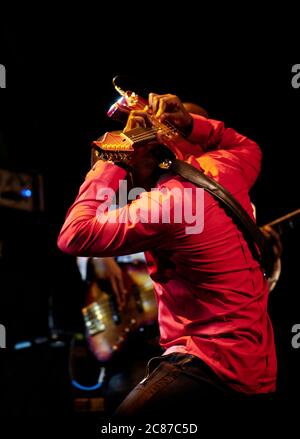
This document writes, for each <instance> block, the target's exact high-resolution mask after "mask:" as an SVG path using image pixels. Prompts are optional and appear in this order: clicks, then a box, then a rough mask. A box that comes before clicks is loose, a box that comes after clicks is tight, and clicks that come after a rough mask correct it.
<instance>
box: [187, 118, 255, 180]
mask: <svg viewBox="0 0 300 439" xmlns="http://www.w3.org/2000/svg"><path fill="white" fill-rule="evenodd" d="M193 119H194V124H193V130H192V133H191V135H190V137H189V140H190V141H191V142H194V143H197V144H199V145H201V146H202V147H203V149H204V150H205V151H208V153H207V154H209V152H210V151H215V150H219V151H220V153H221V154H222V160H223V162H224V164H226V165H227V166H233V167H234V168H238V170H239V172H241V173H242V174H243V177H244V179H245V181H246V183H247V186H248V188H250V187H251V186H252V185H253V183H254V182H255V180H256V178H257V176H258V174H259V171H260V165H261V158H262V153H261V150H260V148H259V146H258V145H257V143H255V142H254V141H253V140H250V139H249V138H248V137H246V136H243V135H241V134H239V133H238V132H236V131H235V130H233V129H232V128H225V126H224V123H223V122H221V121H218V120H214V119H206V118H205V117H203V116H199V115H195V114H193ZM212 156H214V154H212ZM216 157H220V155H218V154H217V156H216Z"/></svg>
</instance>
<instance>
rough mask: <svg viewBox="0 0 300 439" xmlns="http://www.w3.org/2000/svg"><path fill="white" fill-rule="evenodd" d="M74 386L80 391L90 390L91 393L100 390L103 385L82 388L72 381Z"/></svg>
mask: <svg viewBox="0 0 300 439" xmlns="http://www.w3.org/2000/svg"><path fill="white" fill-rule="evenodd" d="M72 385H73V386H74V387H76V388H77V389H80V390H88V391H91V390H97V389H100V387H101V385H102V383H97V384H95V385H94V386H82V385H81V384H79V383H77V381H75V380H72Z"/></svg>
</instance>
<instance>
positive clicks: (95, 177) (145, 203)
mask: <svg viewBox="0 0 300 439" xmlns="http://www.w3.org/2000/svg"><path fill="white" fill-rule="evenodd" d="M125 175H126V172H125V171H124V170H123V169H121V168H120V167H118V166H116V165H114V164H112V163H108V162H103V161H101V160H99V161H98V162H97V163H96V164H95V165H94V167H93V168H92V170H91V171H90V172H89V173H88V174H87V177H86V180H85V182H84V183H83V185H82V186H81V188H80V191H79V194H78V196H77V198H76V200H75V202H74V204H73V205H72V206H71V207H70V209H69V211H68V213H67V216H66V219H65V223H64V225H63V227H62V229H61V232H60V234H59V237H58V246H59V248H60V249H61V250H62V251H64V252H65V253H69V254H73V255H75V256H118V255H123V254H130V253H137V252H140V251H145V250H148V249H150V248H170V241H171V240H172V234H173V230H174V227H176V226H175V225H174V224H172V223H171V222H168V221H163V217H164V212H166V209H170V206H171V210H172V205H173V203H174V200H173V197H172V194H171V193H170V191H165V192H162V191H160V190H159V189H157V190H154V191H151V192H143V193H142V194H141V195H140V198H138V199H137V200H135V201H133V202H131V203H130V204H126V205H125V206H123V207H120V208H113V209H111V210H108V204H107V202H106V201H105V194H107V193H108V192H110V191H112V192H113V193H115V192H116V191H117V190H118V188H119V181H122V180H123V179H124V178H125ZM153 212H155V216H156V218H157V219H158V221H156V222H153V221H151V214H153Z"/></svg>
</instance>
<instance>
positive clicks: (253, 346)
mask: <svg viewBox="0 0 300 439" xmlns="http://www.w3.org/2000/svg"><path fill="white" fill-rule="evenodd" d="M149 112H150V113H151V114H152V115H154V116H155V118H156V120H159V121H160V122H161V123H165V122H166V121H168V122H171V123H173V125H175V126H176V127H177V128H178V129H180V130H181V131H182V132H184V133H185V134H186V136H187V140H184V141H180V142H177V140H176V135H175V136H172V135H170V134H168V135H165V134H164V133H158V136H157V137H158V140H159V142H150V143H148V144H147V145H145V146H143V147H140V148H137V149H136V150H135V152H134V154H133V155H132V157H131V159H130V163H129V165H130V166H131V167H132V169H133V171H132V173H133V177H134V179H135V184H138V185H142V184H143V186H142V187H143V188H145V189H146V190H145V191H143V192H142V193H140V195H139V197H138V198H137V199H136V200H134V201H132V202H131V203H128V204H125V205H123V206H120V207H118V208H117V207H115V208H109V209H108V208H107V204H106V201H105V197H104V196H103V194H104V193H105V194H106V195H107V194H109V193H112V192H115V191H117V190H118V188H119V182H120V181H122V180H123V179H124V178H125V177H126V173H127V170H126V169H125V168H124V167H123V166H119V164H114V163H112V162H104V161H102V160H99V161H98V162H97V163H96V164H95V165H94V167H93V168H92V170H91V171H90V172H89V173H88V174H87V177H86V180H85V182H84V183H83V185H82V186H81V188H80V192H79V195H78V197H77V198H76V200H75V202H74V204H73V205H72V206H71V208H70V209H69V211H68V213H67V217H66V220H65V223H64V225H63V227H62V230H61V232H60V235H59V238H58V245H59V247H60V249H61V250H62V251H64V252H67V253H70V254H72V255H76V256H78V255H81V256H100V257H106V256H118V255H124V254H130V253H135V252H140V251H145V255H146V259H147V263H148V267H149V273H150V275H151V277H152V280H153V282H154V287H155V292H156V297H157V303H158V319H159V328H160V343H161V346H162V347H163V348H164V349H165V352H164V354H163V355H162V356H161V357H157V358H154V359H152V360H150V362H149V363H148V369H147V375H146V377H145V379H144V380H143V381H142V382H141V383H140V384H138V386H137V387H136V388H135V389H134V390H133V391H132V392H131V393H130V394H129V396H128V397H127V398H126V400H125V401H124V402H123V404H122V405H121V407H120V409H119V414H120V415H141V416H142V415H143V414H147V416H149V413H150V412H151V413H154V414H160V413H162V410H164V411H165V410H166V407H168V408H169V409H170V411H171V412H172V413H176V411H177V412H178V413H182V411H183V410H186V412H187V413H188V412H189V411H190V410H191V409H192V408H195V406H197V407H198V405H199V404H201V402H203V401H207V400H208V399H210V400H211V401H214V400H217V399H221V400H222V399H223V398H230V399H232V398H233V399H236V398H243V397H244V398H246V399H247V397H249V398H250V397H251V396H254V395H269V394H272V393H273V392H274V391H275V387H276V353H275V346H274V338H273V330H272V325H271V322H270V319H269V316H268V312H267V301H268V282H267V279H266V277H265V275H264V272H263V269H262V267H261V266H260V265H259V263H258V262H257V261H256V260H255V259H254V257H253V255H252V253H251V251H250V249H249V247H248V244H247V242H246V241H245V239H244V236H243V234H242V233H241V231H240V230H239V229H238V228H237V226H236V225H235V223H234V222H233V220H232V218H231V217H230V216H228V214H227V213H226V211H225V210H224V208H223V207H222V206H221V205H220V204H219V202H218V201H216V199H214V198H213V196H211V195H210V194H209V193H207V192H203V191H202V189H199V188H196V187H195V186H194V185H193V184H192V183H190V182H188V181H186V180H184V179H183V178H181V177H179V176H178V175H174V174H171V173H169V172H165V173H163V174H162V175H160V177H159V179H158V180H157V181H156V186H155V189H152V190H150V188H152V187H153V186H152V184H153V178H154V176H155V178H156V179H157V176H158V173H157V172H156V169H157V160H158V155H157V151H158V150H159V148H161V147H160V145H161V144H164V145H167V147H168V150H171V151H172V152H173V153H174V154H175V155H176V156H177V158H180V159H183V160H184V161H186V162H187V163H190V164H192V165H193V166H194V167H195V168H198V169H201V170H202V171H204V173H205V174H207V175H208V176H210V177H212V178H213V179H215V180H216V181H217V182H219V183H220V184H221V185H223V186H224V187H225V188H226V189H227V190H228V191H230V192H231V194H232V195H233V196H234V197H235V198H236V199H237V200H238V201H239V202H240V204H241V205H242V206H243V207H244V209H245V210H246V211H247V212H248V214H249V215H250V216H251V217H252V218H254V217H253V210H252V206H251V202H250V199H249V190H250V188H251V186H252V185H253V183H254V182H255V180H256V178H257V175H258V173H259V170H260V163H261V151H260V149H259V147H258V145H257V144H256V143H255V142H253V141H252V140H249V139H248V138H247V137H245V136H242V135H241V134H238V133H237V132H236V131H234V130H233V129H231V128H225V126H224V124H223V122H220V121H216V120H212V119H206V118H204V117H202V116H198V115H194V114H190V113H188V112H187V111H186V110H185V108H184V106H183V105H182V103H181V101H180V100H179V98H178V97H177V96H174V95H155V94H153V93H152V94H150V95H149V109H148V111H147V112H144V111H134V112H131V114H130V116H129V118H128V122H127V125H126V128H125V130H124V131H125V132H126V131H128V130H131V129H133V128H135V127H137V126H140V127H147V126H149V125H151V123H152V122H151V117H150V118H149ZM161 150H162V148H161ZM108 190H110V191H111V192H109V191H108ZM150 211H151V212H150ZM187 212H189V215H187V214H186V213H187ZM179 217H180V218H179ZM153 219H154V220H153Z"/></svg>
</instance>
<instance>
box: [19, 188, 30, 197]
mask: <svg viewBox="0 0 300 439" xmlns="http://www.w3.org/2000/svg"><path fill="white" fill-rule="evenodd" d="M20 194H21V195H22V197H24V198H30V197H31V196H32V190H31V189H22V190H21V191H20Z"/></svg>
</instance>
